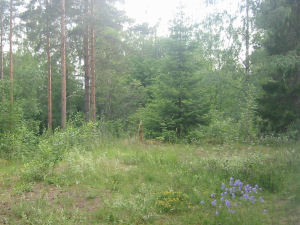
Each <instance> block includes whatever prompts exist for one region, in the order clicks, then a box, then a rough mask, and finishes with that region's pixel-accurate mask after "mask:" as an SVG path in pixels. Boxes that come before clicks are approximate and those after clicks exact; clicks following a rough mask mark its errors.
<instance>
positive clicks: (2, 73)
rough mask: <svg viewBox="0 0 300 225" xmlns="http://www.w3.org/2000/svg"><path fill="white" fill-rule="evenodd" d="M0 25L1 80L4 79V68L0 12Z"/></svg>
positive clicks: (1, 17)
mask: <svg viewBox="0 0 300 225" xmlns="http://www.w3.org/2000/svg"><path fill="white" fill-rule="evenodd" d="M0 23H1V24H0V26H1V28H0V29H1V31H0V32H1V34H0V51H1V52H0V64H1V65H0V66H1V68H0V73H1V75H0V77H1V80H3V79H4V72H3V71H4V70H3V15H2V14H1V15H0Z"/></svg>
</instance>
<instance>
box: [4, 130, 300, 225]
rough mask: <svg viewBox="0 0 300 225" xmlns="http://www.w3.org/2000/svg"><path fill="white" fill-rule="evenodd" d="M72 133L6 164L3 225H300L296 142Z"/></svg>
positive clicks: (43, 142)
mask: <svg viewBox="0 0 300 225" xmlns="http://www.w3.org/2000/svg"><path fill="white" fill-rule="evenodd" d="M76 132H77V131H76ZM76 132H75V130H71V131H70V130H67V131H66V132H65V133H64V134H61V133H59V132H58V133H56V134H54V135H53V136H52V137H47V138H44V139H43V140H41V141H40V142H39V144H38V145H37V148H38V149H39V150H38V151H35V152H25V153H26V154H25V153H22V157H16V156H15V158H11V159H9V158H7V159H0V165H1V166H0V224H34V225H36V224H201V225H203V224H224V225H225V224H228V225H232V224H243V225H256V224H257V225H262V224H280V225H281V224H287V225H293V224H300V179H299V175H300V164H299V163H300V145H299V143H298V145H297V144H296V143H286V144H277V145H270V146H267V145H258V144H222V145H213V144H198V145H189V144H162V143H156V142H154V143H150V142H149V143H143V144H140V143H138V141H137V140H136V139H134V138H133V139H132V138H122V139H121V138H120V139H114V138H103V137H101V136H99V135H94V136H93V135H89V136H85V132H84V131H80V132H77V133H76ZM79 134H80V135H79ZM79 136H80V137H79ZM20 151H21V150H20ZM231 177H232V178H231ZM236 180H239V181H237V182H238V183H239V182H243V184H240V186H241V190H246V189H245V187H246V185H247V184H249V185H248V186H247V187H250V186H251V187H252V189H251V187H250V191H249V188H248V191H249V193H248V191H247V193H248V197H249V199H250V200H249V199H246V197H245V198H243V196H244V194H245V193H244V192H243V194H242V192H239V191H236V192H235V194H234V197H233V195H232V193H231V190H232V189H231V188H232V187H235V188H238V187H239V185H236ZM230 181H233V183H232V185H230ZM222 183H223V185H222ZM222 186H223V187H222ZM222 188H223V189H222ZM226 188H228V189H226ZM225 191H226V192H227V193H225ZM251 196H253V197H251ZM222 197H224V199H223V201H222V200H221V198H222ZM229 205H230V206H229Z"/></svg>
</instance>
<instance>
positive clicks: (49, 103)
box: [46, 0, 52, 133]
mask: <svg viewBox="0 0 300 225" xmlns="http://www.w3.org/2000/svg"><path fill="white" fill-rule="evenodd" d="M46 13H47V18H48V20H47V63H48V130H49V133H52V70H51V53H50V48H51V44H50V30H49V29H50V28H49V21H50V18H49V2H48V0H46Z"/></svg>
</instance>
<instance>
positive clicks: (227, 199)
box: [201, 177, 266, 215]
mask: <svg viewBox="0 0 300 225" xmlns="http://www.w3.org/2000/svg"><path fill="white" fill-rule="evenodd" d="M221 190H222V192H221V194H220V195H221V197H220V200H218V199H217V197H216V196H217V195H216V194H215V193H212V194H211V195H210V197H211V198H213V199H214V200H212V201H211V205H212V206H214V207H217V205H218V208H220V209H221V208H222V204H224V207H226V208H227V211H228V212H229V213H235V211H234V210H233V209H232V207H237V206H238V202H237V200H236V196H239V197H240V199H241V200H243V201H250V202H252V203H253V204H254V203H255V202H256V201H257V200H259V201H260V202H261V203H264V199H263V198H262V197H261V196H260V197H259V199H256V194H257V193H258V192H259V191H261V190H262V189H261V188H259V187H258V185H257V184H256V185H255V186H253V187H252V186H251V185H249V184H246V185H244V183H243V182H242V181H240V180H239V179H237V180H234V179H233V178H232V177H231V178H230V180H229V186H228V187H226V185H225V184H224V183H222V185H221ZM201 204H204V202H203V201H201ZM239 204H241V203H239ZM264 213H266V210H264ZM218 214H219V212H218V211H216V215H218Z"/></svg>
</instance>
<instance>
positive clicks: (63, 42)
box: [61, 0, 67, 129]
mask: <svg viewBox="0 0 300 225" xmlns="http://www.w3.org/2000/svg"><path fill="white" fill-rule="evenodd" d="M65 6H66V5H65V0H61V128H62V129H65V128H66V119H67V102H66V100H67V99H66V82H67V76H66V27H65V15H66V8H65Z"/></svg>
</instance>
